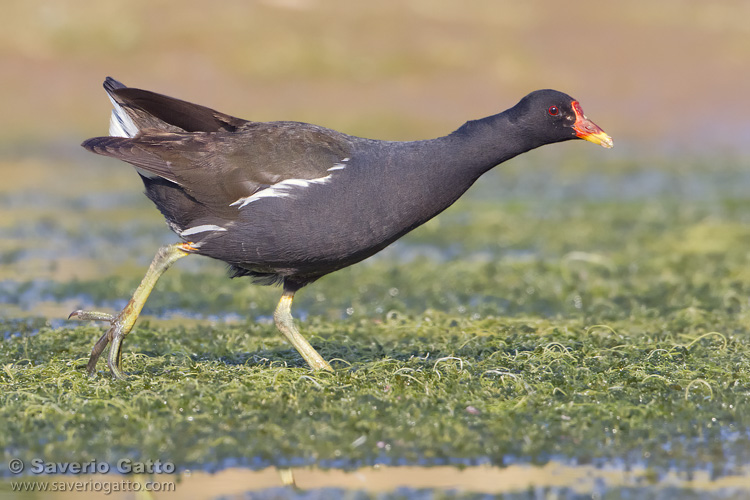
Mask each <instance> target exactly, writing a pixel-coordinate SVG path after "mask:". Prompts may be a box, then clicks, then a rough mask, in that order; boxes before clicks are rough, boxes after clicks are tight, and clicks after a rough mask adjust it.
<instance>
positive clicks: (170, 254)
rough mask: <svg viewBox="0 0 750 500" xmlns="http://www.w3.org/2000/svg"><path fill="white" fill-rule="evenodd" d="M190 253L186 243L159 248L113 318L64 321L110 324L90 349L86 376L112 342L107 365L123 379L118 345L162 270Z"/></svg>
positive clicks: (84, 315) (82, 314)
mask: <svg viewBox="0 0 750 500" xmlns="http://www.w3.org/2000/svg"><path fill="white" fill-rule="evenodd" d="M193 251H195V248H193V247H191V246H190V244H189V243H177V244H175V245H167V246H163V247H161V248H160V249H159V251H158V252H156V257H154V260H153V261H152V262H151V266H150V267H149V268H148V271H147V272H146V276H144V277H143V280H141V284H140V285H138V288H136V290H135V293H134V294H133V297H132V298H131V299H130V302H128V305H126V306H125V308H124V309H123V310H122V311H120V314H118V315H116V316H113V315H111V314H107V313H102V312H97V311H73V312H72V313H71V314H70V316H69V317H68V319H70V318H77V319H81V320H95V321H107V322H109V323H111V324H112V326H111V327H110V328H109V330H108V331H107V333H105V334H104V335H102V336H101V337H100V338H99V340H98V341H97V342H96V344H94V348H93V349H92V350H91V357H90V358H89V363H88V365H86V369H87V370H88V372H89V374H90V375H93V374H94V373H95V372H96V362H97V361H98V360H99V356H101V354H102V352H103V351H104V348H105V347H107V343H108V342H112V345H111V346H110V348H109V355H108V356H107V366H109V370H110V371H111V372H112V375H113V376H115V377H116V378H119V379H124V378H125V373H124V372H123V371H122V342H123V340H124V339H125V336H126V335H127V334H128V333H130V330H131V329H132V328H133V325H134V324H135V321H136V320H137V319H138V315H140V314H141V310H142V309H143V305H144V304H145V303H146V299H148V296H149V295H150V294H151V290H153V289H154V285H156V282H157V281H159V278H160V277H161V275H162V274H164V271H166V270H167V269H169V266H171V265H172V264H174V263H175V262H176V261H177V260H179V259H181V258H182V257H185V256H186V255H188V254H190V253H191V252H193Z"/></svg>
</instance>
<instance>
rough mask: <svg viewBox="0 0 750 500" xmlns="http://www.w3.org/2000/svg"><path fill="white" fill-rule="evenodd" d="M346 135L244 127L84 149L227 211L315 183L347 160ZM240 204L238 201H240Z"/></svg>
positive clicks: (144, 135) (308, 128)
mask: <svg viewBox="0 0 750 500" xmlns="http://www.w3.org/2000/svg"><path fill="white" fill-rule="evenodd" d="M347 137H348V136H345V135H344V134H340V133H338V132H335V131H333V130H329V129H326V128H323V127H318V126H315V125H309V124H304V123H296V122H270V123H259V122H246V123H245V124H243V125H241V126H240V127H239V128H238V130H237V131H235V132H225V131H219V132H163V131H160V130H153V129H144V130H141V131H140V132H139V133H138V134H137V135H136V136H135V137H133V138H127V137H96V138H93V139H89V140H87V141H85V142H84V143H83V144H82V145H83V147H84V148H86V149H88V150H89V151H92V152H94V153H98V154H101V155H104V156H111V157H114V158H118V159H120V160H123V161H126V162H128V163H130V164H132V165H134V166H135V167H137V168H138V169H139V170H140V171H141V173H143V174H144V175H146V176H149V175H150V176H158V177H162V178H164V179H167V180H169V181H171V182H174V183H175V184H178V185H179V186H181V187H182V188H183V189H184V190H185V191H186V192H187V193H188V194H190V195H191V196H192V197H193V198H195V199H196V200H198V201H199V202H201V203H202V204H204V205H207V206H215V207H217V208H218V207H221V206H224V207H225V206H228V205H231V204H234V203H236V202H238V201H240V200H241V199H247V198H249V197H251V196H253V195H254V194H256V193H258V192H260V191H261V190H263V189H267V188H269V187H273V186H274V185H278V184H279V183H281V182H283V181H287V182H288V184H291V183H293V182H295V180H299V181H300V182H303V181H311V180H319V179H323V178H325V177H327V176H328V175H330V174H331V171H332V170H335V169H336V168H337V166H338V165H341V164H342V162H346V161H347V160H348V158H349V156H350V151H351V143H350V142H349V140H348V139H347ZM240 203H241V202H240Z"/></svg>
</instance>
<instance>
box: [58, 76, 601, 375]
mask: <svg viewBox="0 0 750 500" xmlns="http://www.w3.org/2000/svg"><path fill="white" fill-rule="evenodd" d="M104 89H105V91H106V93H107V95H108V96H109V99H110V100H111V102H112V106H113V109H112V113H111V119H110V126H109V136H104V137H95V138H92V139H88V140H86V141H84V142H83V144H82V146H83V147H84V148H85V149H87V150H88V151H91V152H93V153H97V154H100V155H104V156H108V157H112V158H117V159H120V160H122V161H124V162H127V163H129V164H130V165H132V166H133V167H135V169H136V171H137V172H138V174H139V175H140V177H141V179H142V180H143V184H144V186H145V194H146V196H147V197H148V198H149V199H150V200H151V201H152V202H153V203H154V204H155V205H156V207H157V208H158V209H159V210H160V211H161V213H162V214H163V216H164V217H165V219H166V222H167V224H168V226H169V227H170V228H171V230H172V231H174V232H175V233H176V234H177V236H178V237H179V239H180V242H179V243H174V244H171V245H166V246H163V247H161V248H160V249H159V250H158V251H157V253H156V256H155V257H154V259H153V262H152V263H151V265H150V267H149V269H148V271H147V272H146V275H145V276H144V278H143V280H142V281H141V283H140V285H139V286H138V287H137V289H136V291H135V292H134V294H133V296H132V298H131V299H130V301H129V302H128V304H127V305H126V306H125V308H124V309H123V310H122V311H120V312H119V313H118V314H115V315H113V314H108V313H104V312H98V311H84V310H77V311H74V312H72V313H71V314H70V316H69V319H78V320H99V321H105V322H108V323H110V327H109V329H108V330H107V332H106V333H104V334H103V335H102V336H101V337H100V338H99V340H98V341H97V342H96V343H95V345H94V347H93V349H92V351H91V356H90V358H89V362H88V364H87V371H88V372H89V374H91V375H94V374H95V373H96V365H97V361H98V360H99V357H100V356H101V354H102V353H103V351H104V349H105V348H106V346H107V344H108V343H110V342H111V346H110V349H109V352H108V356H107V365H108V367H109V370H110V372H111V374H112V376H114V377H115V378H120V379H122V378H126V375H125V373H124V371H123V369H122V346H123V340H124V338H125V336H126V335H128V333H129V332H130V331H131V329H132V328H133V325H134V324H135V322H136V320H137V318H138V316H139V314H140V312H141V310H142V308H143V306H144V304H145V302H146V300H147V298H148V296H149V294H150V293H151V291H152V289H153V288H154V285H155V284H156V282H157V281H158V279H159V277H160V276H161V275H162V274H163V273H164V272H165V271H166V270H167V269H168V268H169V267H170V266H171V265H172V264H173V263H174V262H176V261H177V260H179V259H181V258H183V257H186V256H188V255H193V254H195V255H203V256H206V257H211V258H213V259H217V260H220V261H223V262H225V263H226V264H228V266H229V274H230V276H231V277H241V276H248V277H250V278H251V279H252V280H253V281H254V282H255V283H256V284H260V285H281V286H282V289H283V291H282V295H281V298H280V300H279V302H278V305H277V307H276V309H275V311H274V315H273V318H274V322H275V324H276V327H277V328H278V330H279V331H280V332H281V334H282V335H283V336H284V337H285V338H286V339H287V341H288V342H289V343H290V344H291V345H292V346H293V347H294V348H295V349H296V350H297V351H298V352H299V354H300V355H301V357H302V358H303V359H304V361H305V362H306V363H307V364H308V365H309V367H310V368H311V369H313V370H329V371H330V370H332V368H331V366H330V364H329V363H328V362H327V361H326V360H325V359H324V358H323V357H322V356H321V355H320V354H319V353H318V352H317V351H316V350H315V349H314V348H313V347H312V346H311V345H310V344H309V342H307V340H306V339H305V338H304V337H303V336H302V335H301V334H300V332H299V330H298V328H297V326H296V325H295V323H294V320H293V318H292V314H291V306H292V301H293V299H294V295H295V293H296V292H297V291H299V290H300V289H301V288H302V287H304V286H306V285H308V284H310V283H312V282H314V281H315V280H317V279H318V278H320V277H322V276H324V275H326V274H329V273H332V272H334V271H338V270H340V269H343V268H345V267H347V266H350V265H352V264H355V263H357V262H360V261H362V260H364V259H366V258H368V257H370V256H372V255H374V254H375V253H377V252H379V251H380V250H382V249H384V248H385V247H387V246H388V245H390V244H391V243H393V242H394V241H396V240H398V239H399V238H400V237H402V236H403V235H405V234H406V233H408V232H409V231H411V230H413V229H415V228H416V227H419V226H420V225H422V224H424V223H425V222H427V221H428V220H430V219H432V218H433V217H435V216H436V215H438V214H439V213H441V212H442V211H443V210H445V209H446V208H448V207H449V206H451V205H452V204H453V203H454V202H455V201H456V200H458V198H459V197H460V196H461V195H463V194H464V193H465V192H466V191H467V190H468V189H469V188H470V187H471V186H472V184H473V183H474V182H475V181H476V180H477V179H479V177H481V176H482V174H484V173H485V172H487V171H489V170H490V169H492V168H493V167H495V166H497V165H499V164H501V163H503V162H505V161H507V160H509V159H511V158H513V157H515V156H517V155H519V154H521V153H525V152H527V151H529V150H532V149H534V148H537V147H540V146H543V145H546V144H552V143H557V142H562V141H568V140H572V139H584V140H586V141H589V142H592V143H594V144H598V145H601V146H603V147H605V148H611V147H612V145H613V142H612V139H611V138H610V136H609V135H607V134H606V133H605V132H604V131H603V130H602V129H601V128H600V127H599V126H598V125H596V124H594V122H592V121H591V120H589V119H588V118H587V117H586V115H585V114H584V113H583V109H582V108H581V105H580V104H579V102H578V101H577V100H575V99H573V98H572V97H570V96H569V95H567V94H565V93H563V92H559V91H556V90H549V89H547V90H537V91H534V92H531V93H529V94H528V95H526V96H525V97H523V98H522V99H521V100H520V101H519V102H518V103H517V104H515V105H514V106H512V107H511V108H509V109H507V110H505V111H502V112H500V113H497V114H494V115H491V116H488V117H486V118H482V119H478V120H470V121H467V122H466V123H464V124H463V125H462V126H460V127H459V128H458V129H456V130H455V131H453V132H451V133H449V134H448V135H445V136H442V137H439V138H436V139H428V140H416V141H402V142H396V141H385V140H374V139H367V138H362V137H356V136H352V135H347V134H345V133H341V132H337V131H335V130H331V129H329V128H325V127H322V126H318V125H313V124H309V123H302V122H294V121H274V122H255V121H249V120H244V119H241V118H236V117H234V116H231V115H227V114H224V113H221V112H219V111H216V110H213V109H211V108H208V107H205V106H201V105H198V104H193V103H190V102H187V101H183V100H180V99H177V98H174V97H169V96H166V95H163V94H159V93H156V92H152V91H148V90H142V89H138V88H133V87H127V86H125V85H124V84H122V83H120V82H119V81H117V80H115V79H113V78H111V77H107V78H106V80H105V81H104Z"/></svg>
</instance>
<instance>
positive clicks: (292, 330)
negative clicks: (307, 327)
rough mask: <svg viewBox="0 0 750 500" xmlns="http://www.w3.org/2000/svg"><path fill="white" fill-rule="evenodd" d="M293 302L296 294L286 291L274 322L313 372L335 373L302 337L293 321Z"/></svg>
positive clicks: (274, 314)
mask: <svg viewBox="0 0 750 500" xmlns="http://www.w3.org/2000/svg"><path fill="white" fill-rule="evenodd" d="M292 300H294V292H293V291H292V290H287V289H285V290H284V293H283V294H282V295H281V300H279V305H278V306H276V310H275V311H274V313H273V320H274V322H275V323H276V328H278V329H279V331H280V332H281V333H282V334H283V335H284V337H286V339H287V340H288V341H289V342H290V343H291V344H292V345H293V346H294V348H295V349H297V352H299V353H300V355H301V356H302V357H303V358H304V359H305V361H307V364H308V365H310V368H312V369H313V370H328V371H329V372H332V371H333V368H331V365H329V364H328V362H327V361H326V360H325V359H323V356H321V355H320V354H318V351H316V350H315V348H314V347H313V346H311V345H310V343H309V342H308V341H307V340H305V338H304V337H303V336H302V335H300V333H299V330H297V327H296V326H294V320H293V319H292Z"/></svg>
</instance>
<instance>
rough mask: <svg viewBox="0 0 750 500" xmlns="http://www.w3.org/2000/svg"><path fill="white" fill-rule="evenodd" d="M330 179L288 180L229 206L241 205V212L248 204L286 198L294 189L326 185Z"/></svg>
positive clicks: (326, 177) (327, 176)
mask: <svg viewBox="0 0 750 500" xmlns="http://www.w3.org/2000/svg"><path fill="white" fill-rule="evenodd" d="M330 178H331V176H330V175H326V176H325V177H318V178H317V179H286V180H283V181H281V182H277V183H276V184H273V185H271V186H268V187H267V188H266V189H263V190H261V191H258V192H257V193H255V194H254V195H252V196H245V197H244V198H240V199H239V200H237V201H235V202H234V203H230V205H229V206H230V207H233V206H235V205H239V206H238V207H237V209H238V210H239V209H240V208H242V207H244V206H245V205H247V204H248V203H252V202H254V201H258V200H260V199H262V198H285V197H287V196H289V195H291V194H292V193H291V192H289V191H290V190H292V189H294V188H306V187H308V186H309V185H310V184H325V183H326V182H328V179H330Z"/></svg>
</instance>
